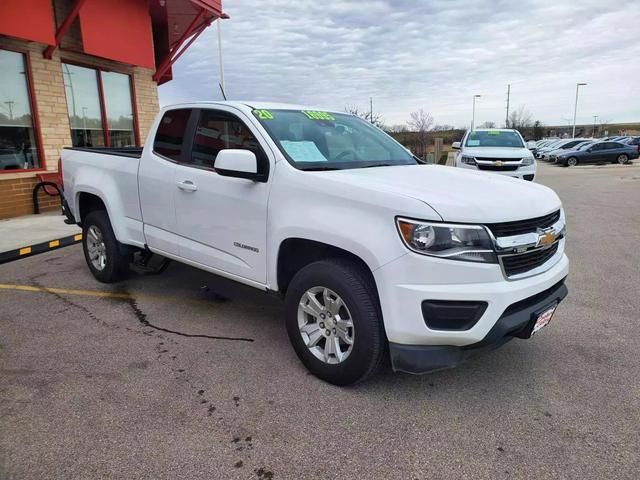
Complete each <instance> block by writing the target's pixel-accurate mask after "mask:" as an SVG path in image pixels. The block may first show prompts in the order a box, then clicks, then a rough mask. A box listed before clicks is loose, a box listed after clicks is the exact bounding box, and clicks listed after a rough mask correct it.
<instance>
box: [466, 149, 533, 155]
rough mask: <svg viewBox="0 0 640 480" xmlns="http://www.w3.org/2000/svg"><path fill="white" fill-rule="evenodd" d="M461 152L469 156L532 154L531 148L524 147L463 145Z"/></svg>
mask: <svg viewBox="0 0 640 480" xmlns="http://www.w3.org/2000/svg"><path fill="white" fill-rule="evenodd" d="M462 154H463V155H468V156H470V157H489V158H527V157H532V156H533V154H532V153H531V150H529V149H528V148H524V147H522V148H511V147H464V149H463V150H462Z"/></svg>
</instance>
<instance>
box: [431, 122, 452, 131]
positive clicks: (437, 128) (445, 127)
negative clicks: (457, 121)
mask: <svg viewBox="0 0 640 480" xmlns="http://www.w3.org/2000/svg"><path fill="white" fill-rule="evenodd" d="M455 129H456V127H454V126H453V125H447V124H446V123H444V124H442V125H435V126H434V127H433V131H434V132H447V131H449V130H455Z"/></svg>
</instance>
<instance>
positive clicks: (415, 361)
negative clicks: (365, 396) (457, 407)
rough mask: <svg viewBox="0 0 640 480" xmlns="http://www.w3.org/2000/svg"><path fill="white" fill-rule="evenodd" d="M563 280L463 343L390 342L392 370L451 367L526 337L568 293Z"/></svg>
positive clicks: (426, 370)
mask: <svg viewBox="0 0 640 480" xmlns="http://www.w3.org/2000/svg"><path fill="white" fill-rule="evenodd" d="M567 293H568V290H567V287H566V285H565V284H564V279H562V280H561V281H560V282H558V283H557V284H556V285H554V286H552V287H551V288H549V289H548V290H545V291H544V292H541V293H539V294H537V295H534V296H532V297H530V298H527V299H524V300H521V301H519V302H516V303H515V304H513V305H510V306H509V307H508V308H507V309H506V310H505V312H504V313H503V315H502V316H501V317H500V318H499V319H498V321H497V322H496V324H495V325H494V326H493V328H492V329H491V330H490V331H489V333H488V334H487V336H486V337H485V338H484V339H482V340H481V341H479V342H476V343H472V344H471V345H465V346H462V347H460V346H451V345H404V344H400V343H389V353H390V355H391V363H392V365H393V369H394V370H395V371H400V372H406V373H413V374H422V373H429V372H434V371H437V370H444V369H448V368H454V367H456V366H457V365H459V364H461V363H462V362H464V361H466V360H467V359H468V358H470V357H472V356H474V355H476V354H478V353H481V352H483V351H487V350H492V349H494V348H497V347H499V346H501V345H503V344H504V343H506V342H508V341H509V340H511V339H513V338H514V337H520V338H529V336H530V335H531V331H532V328H533V323H534V322H535V321H536V318H537V315H538V314H539V313H540V312H541V311H542V310H544V309H545V308H546V307H548V306H550V305H553V304H558V303H560V302H561V301H562V299H564V297H566V296H567Z"/></svg>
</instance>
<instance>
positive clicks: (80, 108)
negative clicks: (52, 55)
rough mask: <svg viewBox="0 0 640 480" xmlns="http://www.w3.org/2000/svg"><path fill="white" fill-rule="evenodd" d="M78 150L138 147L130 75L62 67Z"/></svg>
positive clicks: (72, 138) (74, 142) (70, 117)
mask: <svg viewBox="0 0 640 480" xmlns="http://www.w3.org/2000/svg"><path fill="white" fill-rule="evenodd" d="M62 70H63V72H62V73H63V76H64V87H65V93H66V96H67V110H68V111H69V124H70V125H71V141H72V144H73V146H74V147H104V146H107V147H130V146H134V145H135V144H136V135H135V133H134V132H135V119H134V115H133V101H132V96H131V83H130V79H129V76H128V75H124V74H122V73H115V72H103V71H100V70H95V69H92V68H87V67H80V66H77V65H70V64H67V63H63V64H62Z"/></svg>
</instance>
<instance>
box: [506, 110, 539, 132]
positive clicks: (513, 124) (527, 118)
mask: <svg viewBox="0 0 640 480" xmlns="http://www.w3.org/2000/svg"><path fill="white" fill-rule="evenodd" d="M532 125H533V122H532V121H531V113H530V112H529V111H528V110H527V109H526V107H525V106H524V105H520V106H519V107H518V108H517V109H515V110H513V111H512V112H511V113H510V114H509V126H508V128H515V129H516V130H522V129H526V128H530V127H531V126H532Z"/></svg>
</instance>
